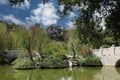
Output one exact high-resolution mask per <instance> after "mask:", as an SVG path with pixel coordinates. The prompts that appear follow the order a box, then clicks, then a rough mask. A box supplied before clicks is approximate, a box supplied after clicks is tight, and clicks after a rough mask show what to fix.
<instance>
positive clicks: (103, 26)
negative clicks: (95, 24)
mask: <svg viewBox="0 0 120 80" xmlns="http://www.w3.org/2000/svg"><path fill="white" fill-rule="evenodd" d="M99 25H100V26H102V28H103V29H105V18H102V20H101V23H100V24H99Z"/></svg>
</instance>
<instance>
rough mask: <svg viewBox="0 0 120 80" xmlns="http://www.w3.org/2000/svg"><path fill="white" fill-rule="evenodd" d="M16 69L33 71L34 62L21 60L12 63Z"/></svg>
mask: <svg viewBox="0 0 120 80" xmlns="http://www.w3.org/2000/svg"><path fill="white" fill-rule="evenodd" d="M12 64H13V65H14V66H13V67H14V68H15V69H33V68H35V66H34V63H33V61H31V60H29V59H24V58H19V59H16V60H15V61H14V62H13V63H12Z"/></svg>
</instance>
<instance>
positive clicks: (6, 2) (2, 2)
mask: <svg viewBox="0 0 120 80" xmlns="http://www.w3.org/2000/svg"><path fill="white" fill-rule="evenodd" d="M0 3H1V4H8V0H0Z"/></svg>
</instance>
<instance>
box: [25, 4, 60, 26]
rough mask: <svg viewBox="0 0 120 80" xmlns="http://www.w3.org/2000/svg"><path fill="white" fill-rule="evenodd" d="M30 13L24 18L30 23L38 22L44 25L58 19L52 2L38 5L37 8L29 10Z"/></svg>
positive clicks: (53, 22)
mask: <svg viewBox="0 0 120 80" xmlns="http://www.w3.org/2000/svg"><path fill="white" fill-rule="evenodd" d="M31 12H32V15H31V16H30V17H27V18H26V20H27V21H28V22H31V23H40V24H42V25H44V26H49V25H52V24H56V23H57V20H58V19H59V17H58V15H57V14H56V12H57V10H56V9H55V7H54V5H53V4H52V3H50V2H49V3H46V4H42V3H40V4H39V5H38V8H37V9H34V10H32V11H31Z"/></svg>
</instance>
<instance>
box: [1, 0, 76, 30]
mask: <svg viewBox="0 0 120 80" xmlns="http://www.w3.org/2000/svg"><path fill="white" fill-rule="evenodd" d="M63 9H64V5H60V6H58V5H57V0H50V1H49V2H48V3H46V4H43V3H42V2H41V0H25V3H24V4H22V5H21V6H20V7H18V6H10V4H9V2H8V0H0V20H2V21H6V22H8V23H15V24H18V25H24V26H25V27H30V26H31V25H34V24H35V23H38V24H40V25H41V26H42V27H44V28H46V27H48V26H50V25H59V26H62V27H64V28H68V29H69V28H73V27H74V25H73V23H74V20H75V19H76V18H77V16H78V12H77V8H76V7H75V8H74V10H73V12H71V11H68V15H67V16H64V17H60V14H59V13H58V10H59V11H60V12H62V11H63Z"/></svg>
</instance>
